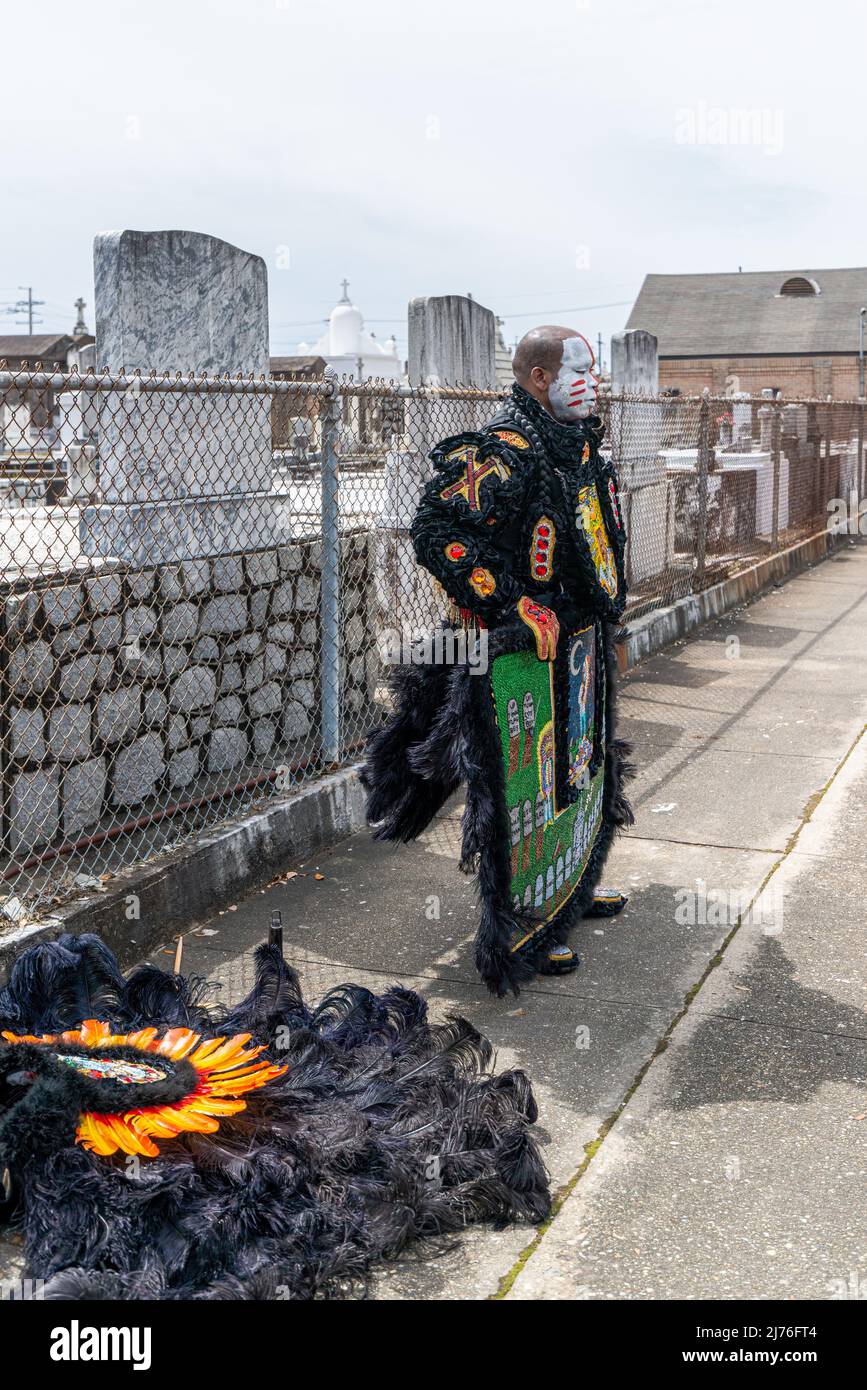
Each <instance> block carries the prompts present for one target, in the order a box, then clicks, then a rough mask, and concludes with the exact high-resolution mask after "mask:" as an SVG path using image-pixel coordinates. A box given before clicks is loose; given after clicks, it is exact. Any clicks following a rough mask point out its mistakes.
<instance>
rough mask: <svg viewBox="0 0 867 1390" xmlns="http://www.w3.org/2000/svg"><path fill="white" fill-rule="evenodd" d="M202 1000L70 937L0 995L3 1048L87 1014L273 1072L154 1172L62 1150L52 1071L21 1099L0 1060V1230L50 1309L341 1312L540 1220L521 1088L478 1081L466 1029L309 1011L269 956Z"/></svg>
mask: <svg viewBox="0 0 867 1390" xmlns="http://www.w3.org/2000/svg"><path fill="white" fill-rule="evenodd" d="M206 995H207V991H206V988H205V986H204V985H203V983H202V982H201V981H195V980H193V981H189V980H185V979H183V978H182V977H179V976H174V975H167V974H164V973H163V972H162V971H159V970H157V969H155V968H154V967H151V966H146V967H141V968H139V969H138V970H135V971H133V972H132V973H131V974H130V975H129V976H128V977H127V978H124V976H123V975H122V974H121V973H120V971H119V970H118V967H117V964H116V962H115V961H114V958H113V957H112V956H111V953H110V952H109V951H107V950H106V948H105V947H104V946H103V945H102V943H101V942H99V941H98V940H97V939H96V938H95V937H85V936H81V937H78V938H71V937H62V938H61V939H60V940H59V941H56V942H53V943H50V944H49V945H43V946H38V947H34V948H32V949H31V950H30V951H27V952H25V953H24V954H23V955H22V956H21V957H20V959H19V960H18V961H17V962H16V965H15V967H14V969H13V972H12V977H11V980H10V983H9V985H8V987H7V988H6V989H4V990H3V991H0V1029H8V1030H9V1031H11V1032H14V1033H17V1034H24V1033H27V1034H34V1033H35V1034H39V1033H42V1032H54V1031H58V1030H60V1029H61V1028H72V1027H75V1026H77V1025H78V1024H79V1023H81V1022H82V1021H83V1018H84V1017H90V1018H97V1019H99V1020H100V1021H103V1022H105V1023H108V1024H110V1025H111V1027H112V1029H113V1030H115V1031H117V1032H127V1031H130V1030H133V1029H139V1028H142V1027H145V1026H148V1025H152V1026H155V1027H157V1028H159V1029H163V1028H169V1027H190V1028H192V1029H194V1030H195V1031H198V1032H200V1033H202V1034H203V1035H204V1036H206V1037H209V1036H210V1037H224V1036H226V1035H229V1034H231V1033H234V1032H245V1033H250V1034H252V1041H253V1043H254V1044H259V1045H261V1046H263V1047H264V1048H265V1049H266V1050H265V1052H264V1053H263V1054H262V1055H263V1056H266V1057H270V1058H271V1059H272V1060H273V1061H275V1062H278V1063H280V1064H282V1065H284V1066H285V1067H286V1071H285V1073H284V1074H283V1075H282V1076H280V1077H278V1078H275V1079H273V1080H272V1081H271V1082H269V1083H268V1085H266V1086H264V1087H263V1088H262V1089H261V1090H257V1091H252V1092H250V1093H248V1095H247V1097H246V1101H247V1106H246V1109H244V1110H243V1111H241V1112H240V1113H238V1114H235V1115H230V1116H226V1117H223V1118H222V1119H221V1120H220V1126H219V1129H218V1130H217V1131H216V1132H215V1133H213V1134H196V1133H193V1134H187V1135H181V1136H179V1137H177V1138H176V1139H173V1140H160V1141H159V1147H160V1153H159V1156H158V1157H156V1158H148V1159H143V1160H141V1161H135V1162H131V1161H130V1160H129V1159H125V1158H124V1156H123V1155H121V1154H118V1155H115V1156H114V1157H111V1158H100V1157H97V1156H96V1155H94V1154H92V1153H90V1152H88V1151H87V1150H85V1149H84V1148H82V1147H81V1146H80V1145H79V1144H77V1143H76V1142H74V1136H75V1126H76V1124H77V1116H78V1113H79V1106H78V1096H79V1093H78V1092H76V1091H75V1089H74V1083H73V1082H72V1081H70V1082H69V1083H68V1085H67V1084H65V1082H64V1080H63V1078H61V1079H60V1080H58V1079H57V1077H56V1075H55V1072H51V1073H50V1079H51V1085H48V1084H47V1083H46V1081H45V1077H43V1076H41V1075H40V1077H39V1079H38V1081H37V1082H35V1083H34V1084H32V1085H30V1087H29V1089H27V1088H26V1087H25V1088H23V1089H22V1087H21V1086H20V1085H17V1084H14V1083H12V1080H11V1078H13V1077H15V1076H16V1075H17V1074H18V1073H17V1072H16V1071H15V1058H14V1054H15V1051H16V1047H17V1046H18V1045H17V1044H4V1043H0V1167H3V1166H8V1167H9V1169H10V1175H11V1179H12V1191H13V1196H12V1199H11V1200H10V1201H9V1202H8V1203H7V1204H6V1206H5V1208H0V1220H2V1219H3V1218H4V1217H5V1219H6V1221H7V1223H8V1224H10V1225H11V1226H12V1227H13V1228H14V1229H16V1230H18V1231H20V1232H21V1234H22V1236H23V1240H24V1248H25V1253H26V1264H27V1272H28V1275H29V1277H31V1278H34V1279H40V1280H44V1281H45V1286H44V1296H45V1297H46V1298H49V1299H54V1300H64V1299H78V1298H83V1299H142V1300H154V1299H167V1300H175V1299H245V1300H249V1299H290V1300H295V1301H297V1300H302V1301H303V1300H309V1299H315V1298H347V1297H357V1296H359V1295H363V1294H364V1293H365V1291H366V1290H367V1289H368V1286H369V1280H370V1274H371V1270H372V1268H373V1266H374V1265H375V1263H376V1261H377V1260H379V1259H382V1258H385V1257H388V1258H393V1257H394V1256H397V1255H400V1254H401V1253H402V1252H403V1251H405V1250H406V1249H407V1247H408V1246H410V1245H411V1243H412V1242H414V1241H417V1240H419V1239H431V1240H434V1239H436V1240H441V1239H443V1238H448V1237H450V1236H452V1235H453V1234H454V1233H456V1232H459V1231H461V1230H462V1229H463V1228H464V1226H466V1225H467V1224H468V1223H469V1222H471V1221H491V1222H493V1223H494V1224H495V1225H497V1226H501V1225H503V1224H505V1223H506V1222H509V1221H528V1222H536V1221H539V1220H541V1219H542V1218H543V1217H544V1216H545V1214H546V1212H547V1210H548V1205H549V1193H548V1184H547V1179H546V1175H545V1170H544V1166H543V1164H542V1161H541V1159H540V1157H539V1154H538V1150H537V1147H536V1143H535V1140H534V1138H533V1134H532V1129H531V1126H532V1123H533V1120H534V1119H535V1114H536V1110H535V1103H534V1101H533V1097H532V1092H531V1090H530V1087H529V1083H528V1082H527V1079H526V1077H525V1076H524V1074H523V1073H522V1072H518V1071H506V1072H502V1073H498V1074H495V1073H493V1072H492V1071H491V1047H490V1044H489V1043H488V1042H487V1041H486V1040H485V1039H484V1038H483V1037H482V1036H481V1035H480V1034H479V1033H478V1031H477V1030H476V1029H475V1028H473V1027H472V1026H471V1025H470V1024H469V1023H467V1022H466V1021H465V1020H464V1019H461V1018H458V1017H450V1018H448V1019H447V1020H446V1021H445V1022H444V1023H429V1022H428V1019H427V1011H426V1005H425V1002H424V1000H423V999H421V998H420V997H419V996H418V995H416V994H414V993H412V992H411V991H409V990H406V989H403V988H401V987H399V986H393V987H392V988H391V989H389V990H387V991H386V992H385V993H384V994H382V995H375V994H372V993H371V992H370V991H369V990H367V989H364V988H362V987H361V986H358V985H353V984H346V985H341V986H339V987H338V988H336V989H333V990H331V991H330V992H329V993H328V994H327V995H326V996H325V998H324V999H323V1000H322V1001H321V1002H320V1003H319V1004H318V1006H315V1007H310V1006H308V1005H307V1004H306V1003H305V1001H304V998H303V995H302V991H301V987H300V984H299V981H298V977H297V975H296V974H295V972H294V971H293V970H292V969H291V968H290V967H289V966H287V965H286V964H285V962H284V961H283V960H282V957H281V955H280V952H279V950H278V948H276V947H271V946H261V947H260V948H259V950H258V952H257V956H256V982H255V985H254V987H253V989H252V990H251V991H250V993H249V995H248V996H247V998H246V999H244V1000H243V1001H242V1002H241V1003H240V1004H237V1005H234V1006H232V1007H228V1008H227V1007H225V1006H219V1005H215V1004H212V1005H210V1006H209V1005H208V1004H207V1002H206ZM79 1010H80V1011H81V1013H79V1012H78V1011H79ZM22 1055H23V1054H22ZM64 1071H69V1072H70V1075H72V1068H66V1069H64ZM46 1075H48V1074H46ZM4 1078H5V1079H4ZM55 1091H56V1094H55Z"/></svg>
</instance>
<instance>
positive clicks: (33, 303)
mask: <svg viewBox="0 0 867 1390" xmlns="http://www.w3.org/2000/svg"><path fill="white" fill-rule="evenodd" d="M18 288H19V290H26V291H27V298H26V299H19V300H18V301H17V303H15V304H10V306H9V307H10V309H11V310H12V313H13V314H24V313H26V315H27V332H28V333H29V334H30V336H31V338H32V337H33V310H34V309H35V308H37V307H38V305H40V304H44V303H45V300H44V299H34V298H33V286H32V285H19V286H18ZM19 322H20V320H19ZM39 322H41V319H40V320H39Z"/></svg>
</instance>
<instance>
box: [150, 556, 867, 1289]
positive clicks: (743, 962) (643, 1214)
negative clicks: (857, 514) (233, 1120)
mask: <svg viewBox="0 0 867 1390" xmlns="http://www.w3.org/2000/svg"><path fill="white" fill-rule="evenodd" d="M865 654H867V547H865V546H851V547H846V548H843V549H842V550H840V551H838V552H837V554H836V555H835V556H834V557H832V558H830V559H828V560H827V561H826V562H825V563H824V564H822V565H820V566H818V567H816V568H815V569H813V570H811V571H808V572H807V573H804V574H802V575H799V576H798V577H796V578H794V579H792V580H791V581H789V582H788V583H787V584H786V585H785V586H784V587H782V588H779V589H776V590H773V591H771V592H769V593H768V594H766V595H765V596H764V597H762V598H761V599H759V600H758V601H756V602H755V603H753V604H752V605H750V606H749V607H747V608H744V609H742V610H740V611H737V612H734V613H730V614H728V615H726V616H725V617H724V618H722V619H719V620H718V621H715V622H713V623H711V624H709V625H708V626H706V627H705V628H703V629H701V630H700V632H699V633H698V634H696V636H695V637H694V638H692V639H688V640H685V641H684V642H681V643H680V644H678V645H676V646H675V647H673V648H670V649H669V650H667V651H666V652H664V653H661V654H659V655H657V656H655V657H652V658H650V659H649V660H647V661H646V662H645V663H644V664H643V665H641V666H640V667H639V668H637V669H636V670H635V671H634V672H632V673H631V674H630V676H629V677H628V678H627V679H626V680H625V681H624V683H623V699H622V707H621V708H622V714H623V732H624V734H625V735H626V736H627V737H632V738H633V740H634V743H635V748H636V761H637V762H638V765H639V769H640V771H639V775H638V778H637V779H636V782H635V783H633V787H632V795H633V802H634V804H635V809H636V813H637V819H636V825H635V827H634V828H633V830H632V831H631V832H630V833H629V834H628V835H627V836H625V837H623V838H622V839H621V840H620V842H619V843H618V845H617V847H616V849H615V851H614V854H613V855H612V859H611V861H610V865H609V871H608V872H607V873H606V879H607V880H608V881H610V882H612V883H616V884H617V885H618V886H621V887H623V888H625V889H626V890H627V891H628V892H630V893H631V901H630V904H629V907H628V908H627V910H626V912H625V913H624V914H623V915H622V916H621V917H620V918H618V919H615V920H613V921H610V922H604V921H603V922H592V921H588V922H585V923H584V924H582V925H581V926H580V927H579V928H578V929H577V930H576V932H575V933H573V937H572V940H573V941H577V942H579V943H580V947H579V948H580V949H581V951H582V956H583V963H582V967H581V969H580V970H579V971H578V972H577V973H576V974H574V975H572V976H569V977H566V978H564V979H540V980H538V981H537V982H536V983H535V984H534V985H533V987H532V988H530V989H528V990H526V991H525V992H524V993H522V995H521V997H520V999H519V1000H517V1001H514V1000H494V999H492V998H491V997H490V996H488V995H487V993H486V992H485V991H484V990H483V989H482V987H481V986H480V984H479V982H478V980H477V978H476V975H475V971H474V969H473V966H472V939H473V933H474V923H475V904H474V889H473V884H472V882H471V881H468V880H466V879H464V878H463V877H462V876H461V875H460V874H459V873H458V872H457V869H456V864H455V857H456V853H455V852H456V845H457V837H458V828H459V827H458V817H459V812H460V808H459V807H458V806H452V807H450V808H449V811H448V813H447V814H446V815H445V816H444V817H443V818H442V819H440V820H439V821H438V822H437V823H436V824H435V825H434V826H433V827H431V829H430V831H429V832H428V833H427V834H426V835H425V836H424V838H423V840H422V841H420V842H419V843H417V844H416V845H413V846H409V847H400V848H394V847H389V846H381V845H375V844H373V843H372V842H371V841H370V839H369V838H368V836H367V835H366V834H365V833H362V834H358V835H354V836H352V837H350V838H348V839H346V840H344V841H342V842H341V843H340V844H338V845H336V846H335V847H334V848H333V849H331V850H330V851H328V852H324V853H321V854H320V855H319V856H318V857H317V859H316V860H315V862H309V863H304V864H287V865H286V866H285V868H286V871H287V872H288V873H290V874H293V875H294V876H293V877H287V876H284V878H283V880H282V881H278V882H275V883H274V884H273V885H271V886H270V887H268V888H266V889H263V890H256V891H254V892H253V893H251V894H250V895H249V896H248V897H247V898H246V899H244V900H241V901H238V902H237V903H236V904H233V905H232V907H233V908H234V910H229V909H226V910H224V911H223V912H222V913H220V914H217V915H215V916H214V917H213V918H211V919H210V920H208V921H206V922H203V923H202V924H200V927H199V929H198V931H197V932H195V933H192V934H189V935H187V936H186V937H185V953H184V969H185V970H192V971H197V972H200V973H203V974H206V975H207V976H208V977H209V978H211V979H213V980H214V981H216V982H218V983H220V984H221V985H222V987H223V992H224V997H227V998H233V997H235V996H236V995H237V994H239V993H240V992H241V991H242V990H243V989H245V988H247V987H248V986H249V983H250V981H251V978H252V970H251V954H250V953H251V951H252V949H253V947H254V946H255V945H256V944H257V943H258V942H259V941H260V940H261V939H262V937H263V935H264V933H265V931H266V929H267V924H268V921H269V918H270V914H271V911H272V910H273V909H275V908H279V909H280V910H281V911H282V914H283V921H284V924H285V927H286V941H287V955H288V956H289V958H290V959H291V960H292V961H293V963H294V964H296V965H297V967H298V969H299V971H300V973H301V976H302V983H303V984H304V987H305V991H306V992H307V994H308V995H309V996H317V995H318V994H320V993H321V992H322V991H323V990H325V989H327V988H328V987H330V986H331V985H333V984H335V983H337V982H339V981H343V980H348V979H354V980H357V981H359V982H361V983H363V984H366V985H367V986H368V987H370V988H371V989H374V990H376V989H381V988H382V987H383V986H385V985H387V984H389V983H391V982H392V981H399V982H400V983H403V984H407V985H411V986H412V987H415V988H417V989H419V990H421V991H422V992H423V993H424V994H425V995H426V996H427V997H428V998H429V1000H430V1002H431V1007H432V1011H433V1012H434V1013H440V1012H445V1011H453V1010H457V1011H459V1012H462V1013H464V1014H466V1015H467V1016H468V1017H469V1018H471V1019H472V1021H473V1022H474V1023H475V1024H476V1025H477V1026H478V1027H479V1028H480V1029H481V1030H482V1031H484V1032H486V1033H487V1034H488V1036H489V1037H490V1038H491V1039H492V1041H494V1043H495V1044H496V1047H497V1050H498V1062H499V1065H500V1066H504V1065H510V1064H516V1065H520V1066H522V1067H524V1068H525V1069H526V1070H527V1072H528V1073H529V1074H530V1076H531V1078H532V1080H533V1083H534V1086H535V1089H536V1093H537V1097H538V1100H539V1104H540V1110H541V1122H540V1128H541V1130H542V1132H543V1135H544V1137H545V1157H546V1161H547V1163H548V1165H549V1168H550V1171H551V1177H552V1183H553V1186H554V1189H555V1190H556V1191H557V1193H558V1201H557V1206H556V1210H555V1215H554V1217H553V1219H552V1220H551V1221H550V1222H549V1223H548V1225H547V1226H546V1227H545V1229H544V1230H542V1231H541V1232H536V1231H533V1230H531V1229H527V1228H524V1229H511V1230H508V1231H505V1232H500V1233H492V1232H490V1231H488V1230H483V1229H480V1230H471V1231H469V1232H468V1233H467V1235H466V1236H465V1238H464V1239H463V1240H462V1241H461V1242H459V1244H458V1246H457V1247H456V1248H455V1249H454V1250H452V1251H451V1252H450V1253H447V1254H445V1255H442V1256H437V1257H433V1256H432V1255H431V1254H430V1253H428V1252H424V1251H422V1252H420V1253H419V1252H416V1254H415V1256H414V1257H410V1258H408V1259H406V1260H404V1261H401V1262H399V1263H398V1264H396V1265H394V1266H393V1267H391V1268H388V1269H385V1270H383V1271H382V1272H381V1275H380V1277H379V1279H378V1282H377V1296H378V1297H380V1298H392V1299H396V1298H400V1299H431V1298H471V1299H472V1298H490V1297H499V1298H510V1299H515V1298H518V1299H530V1298H531V1299H563V1298H565V1299H574V1298H622V1297H633V1298H653V1297H687V1298H712V1297H722V1298H737V1297H748V1298H762V1297H769V1296H782V1297H787V1296H788V1297H809V1298H829V1297H832V1296H834V1291H835V1289H836V1290H837V1291H838V1292H839V1291H840V1290H841V1289H842V1288H843V1283H845V1281H848V1286H849V1287H859V1285H858V1283H857V1281H858V1280H859V1279H860V1280H861V1281H862V1284H863V1286H864V1289H865V1292H867V1226H865V1218H864V1202H863V1193H864V1176H865V1172H864V1170H865V1158H864V1152H865V1138H867V1118H865V1113H864V1112H867V1096H865V1093H864V1082H865V1075H867V1014H865V1012H864V1008H865V965H864V947H863V899H864V897H865V893H867V863H865V850H864V826H865V813H867V755H865V742H867V740H865V734H864V730H865V723H867V657H865ZM763 889H764V894H763V897H762V899H761V903H760V906H761V912H760V911H759V909H758V908H756V907H753V909H752V914H751V915H750V912H749V911H748V910H747V909H748V905H749V904H751V903H754V900H755V899H756V898H757V896H758V895H759V894H760V892H761V891H762V890H763ZM723 899H724V900H725V901H724V903H723ZM745 915H746V920H744V917H745ZM166 949H167V950H169V951H172V950H173V946H172V945H169V946H167V948H166ZM153 958H154V959H155V960H157V961H159V962H160V963H161V964H163V965H165V964H166V960H167V956H166V955H165V954H161V953H156V954H155V956H154V957H153ZM853 1278H854V1279H855V1281H856V1283H855V1284H854V1285H853V1284H852V1280H853ZM835 1281H843V1283H835Z"/></svg>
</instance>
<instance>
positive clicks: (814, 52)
mask: <svg viewBox="0 0 867 1390" xmlns="http://www.w3.org/2000/svg"><path fill="white" fill-rule="evenodd" d="M865 36H867V35H865V21H864V18H863V11H862V10H861V7H860V6H857V5H852V4H849V3H846V2H845V0H824V3H823V4H821V5H818V6H817V5H816V4H810V5H807V4H806V3H803V0H729V3H722V0H653V2H651V0H526V3H519V0H438V2H435V3H427V2H426V3H424V4H421V3H418V0H327V2H324V0H87V3H86V4H83V5H70V4H69V3H68V0H40V3H39V4H38V6H30V5H26V4H17V5H13V6H7V7H4V15H3V21H2V47H3V55H4V61H3V80H2V88H0V90H2V98H3V99H2V105H3V112H4V127H5V130H4V136H5V138H4V140H3V153H2V177H0V196H2V219H0V301H9V300H11V299H14V298H15V297H16V296H17V295H18V293H19V290H18V286H19V285H27V284H33V285H34V287H35V291H36V294H37V297H38V298H40V299H44V300H45V301H47V303H46V305H45V307H44V308H43V309H41V310H40V313H41V315H42V318H43V323H42V324H41V325H39V330H48V329H58V330H61V329H63V330H69V329H70V328H71V327H72V323H73V318H74V310H73V308H72V301H73V300H74V299H75V298H76V296H77V295H79V294H83V295H84V297H85V299H86V300H87V301H88V308H87V310H86V317H87V319H88V323H89V325H90V327H91V328H92V326H93V289H92V268H91V243H92V238H93V235H94V233H95V232H97V231H101V230H106V229H110V228H114V229H116V228H123V227H130V228H137V229H155V228H170V227H183V228H191V229H194V230H197V231H202V232H209V233H211V234H213V235H215V236H220V237H223V238H225V239H226V240H228V241H231V242H234V243H235V244H236V245H238V246H242V247H244V248H245V249H246V250H249V251H255V252H258V253H259V254H261V255H262V256H263V257H264V258H265V260H266V263H267V265H268V268H269V288H270V300H271V325H272V327H271V335H272V336H271V348H272V352H277V353H285V352H292V351H293V350H294V349H295V347H296V346H297V344H298V342H299V341H300V340H302V339H305V338H307V339H312V338H315V337H316V336H317V335H318V333H319V332H321V331H322V320H323V319H325V318H326V317H327V315H328V312H329V311H330V309H331V307H332V306H333V304H334V303H335V301H336V299H337V298H338V296H339V293H340V288H339V282H340V280H341V278H342V277H343V276H344V275H345V276H347V277H348V279H349V282H350V292H351V295H352V298H353V299H354V300H355V301H356V302H357V303H358V305H359V307H360V308H361V309H362V310H363V312H364V315H365V319H366V322H367V325H368V326H369V327H371V328H373V330H374V331H375V332H376V334H377V336H378V337H387V336H388V335H389V334H390V333H391V332H392V331H394V332H396V334H397V336H398V340H399V344H400V347H401V351H402V352H405V344H406V328H405V315H406V304H407V301H408V299H410V298H411V297H412V296H413V295H417V294H445V293H450V292H459V293H466V292H467V291H470V292H472V294H473V295H474V296H475V297H476V298H477V299H479V300H481V301H482V303H484V304H486V305H488V306H489V307H490V308H492V309H494V310H495V311H496V312H497V313H498V314H500V315H501V316H502V317H503V318H504V320H505V331H506V335H507V339H508V341H510V342H511V341H512V340H513V339H514V337H515V335H516V334H520V333H522V332H524V331H525V330H526V329H527V328H529V327H531V326H532V325H533V323H534V322H545V321H554V322H562V323H566V324H571V325H573V326H575V327H577V328H580V329H581V330H582V331H583V332H584V333H585V334H586V335H587V336H588V337H592V338H594V339H595V338H596V335H597V334H598V333H602V334H603V336H604V338H605V340H606V349H605V357H606V360H607V339H608V337H609V335H610V333H611V332H613V331H616V330H617V329H618V328H620V327H622V326H623V323H624V321H625V319H626V317H627V316H628V313H629V307H630V305H631V302H632V301H633V300H634V298H635V295H636V294H637V292H638V289H639V286H640V284H641V281H642V278H643V276H644V275H645V273H646V272H648V271H672V272H674V271H717V270H736V269H737V267H738V266H739V265H741V266H743V268H744V270H760V269H776V268H779V269H796V268H822V267H827V266H851V265H859V264H860V265H862V264H864V262H865V259H867V245H865V227H867V178H865V173H864V169H865V150H864V128H865V126H864V107H865V43H864V40H865ZM287 261H288V265H287V264H286V262H287ZM584 306H592V307H584ZM596 306H609V307H596ZM0 331H6V332H10V331H16V329H15V327H14V326H13V321H12V319H11V318H10V317H9V316H8V315H7V316H6V317H4V318H0ZM17 331H19V332H21V331H26V329H21V328H20V327H19V328H18V329H17Z"/></svg>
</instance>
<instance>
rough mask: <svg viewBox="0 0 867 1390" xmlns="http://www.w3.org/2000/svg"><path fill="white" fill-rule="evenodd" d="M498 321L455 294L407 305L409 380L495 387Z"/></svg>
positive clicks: (425, 297)
mask: <svg viewBox="0 0 867 1390" xmlns="http://www.w3.org/2000/svg"><path fill="white" fill-rule="evenodd" d="M496 351H497V320H496V318H495V316H494V315H493V314H492V313H491V310H490V309H485V308H484V306H483V305H481V304H477V303H476V301H475V300H474V299H468V298H466V297H465V296H464V295H460V294H444V295H439V296H431V295H422V296H420V297H419V298H418V299H411V300H410V304H409V379H410V383H411V384H412V385H413V386H443V385H445V384H446V382H448V383H449V384H451V385H454V384H456V383H460V384H461V385H463V386H481V387H484V388H485V389H489V390H495V389H496V386H497V369H496Z"/></svg>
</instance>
